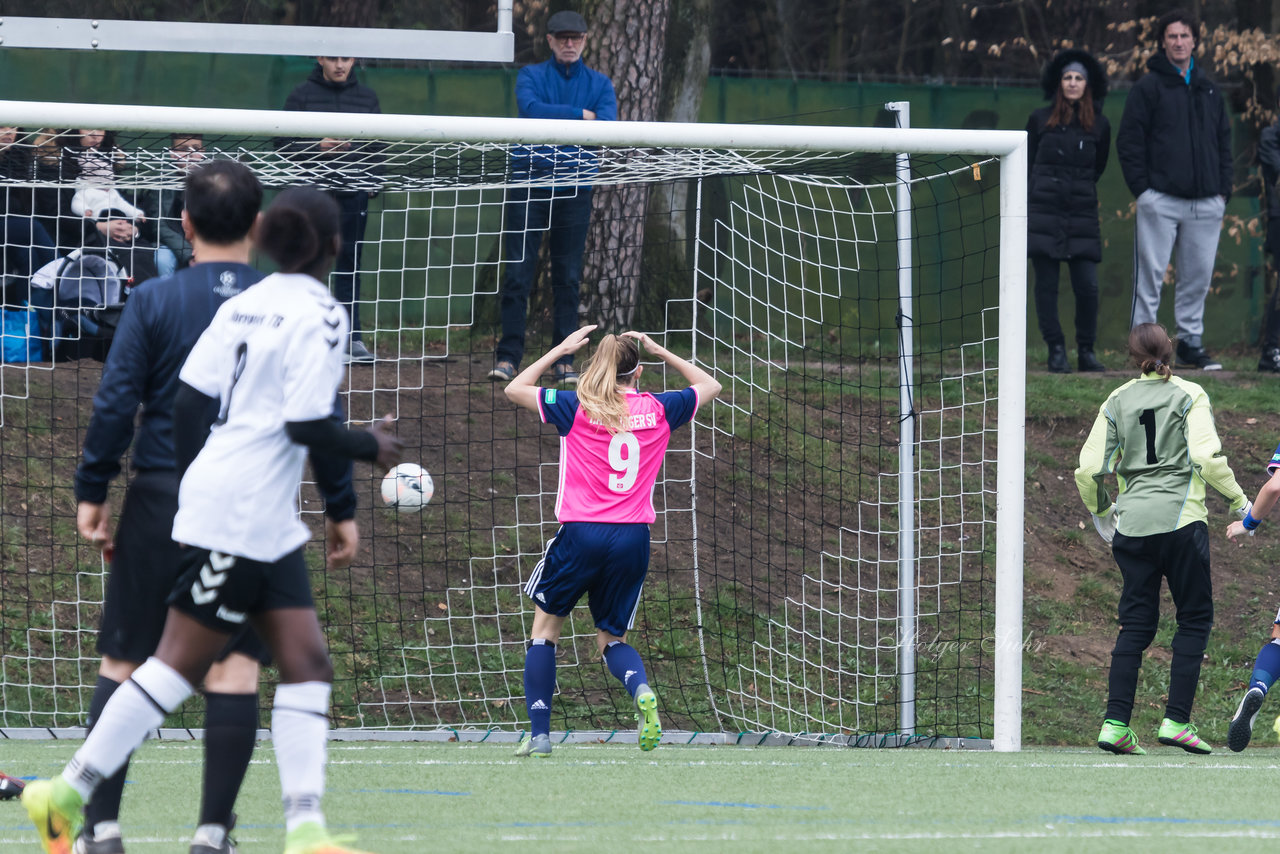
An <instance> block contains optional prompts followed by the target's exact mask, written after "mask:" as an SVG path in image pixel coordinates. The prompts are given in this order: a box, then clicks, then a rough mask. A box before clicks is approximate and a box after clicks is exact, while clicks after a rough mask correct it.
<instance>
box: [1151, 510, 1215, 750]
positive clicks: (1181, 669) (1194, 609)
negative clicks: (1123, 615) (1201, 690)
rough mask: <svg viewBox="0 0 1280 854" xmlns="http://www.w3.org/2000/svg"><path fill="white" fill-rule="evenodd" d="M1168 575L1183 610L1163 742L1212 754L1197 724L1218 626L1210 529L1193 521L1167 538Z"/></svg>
mask: <svg viewBox="0 0 1280 854" xmlns="http://www.w3.org/2000/svg"><path fill="white" fill-rule="evenodd" d="M1162 560H1163V563H1164V566H1165V576H1166V578H1167V579H1168V582H1169V593H1170V594H1171V595H1172V597H1173V604H1174V606H1175V607H1176V608H1177V616H1176V619H1177V623H1178V628H1177V631H1175V632H1174V633H1173V644H1172V646H1173V661H1172V663H1171V664H1170V665H1169V700H1168V703H1167V704H1166V706H1165V713H1164V721H1163V723H1161V725H1160V743H1161V744H1169V745H1172V746H1174V747H1181V748H1182V749H1183V750H1185V751H1187V752H1188V753H1198V754H1204V753H1209V752H1210V751H1211V750H1212V748H1210V747H1209V745H1208V744H1206V743H1205V742H1204V741H1202V740H1201V739H1200V737H1199V736H1198V735H1197V734H1196V728H1195V725H1194V724H1192V723H1191V704H1192V702H1193V701H1194V700H1195V696H1196V683H1198V682H1199V681H1200V663H1201V662H1202V661H1203V660H1204V650H1205V647H1206V646H1207V645H1208V642H1209V630H1210V629H1211V628H1213V582H1212V580H1211V579H1210V576H1209V528H1208V526H1207V525H1206V524H1205V523H1204V522H1193V523H1191V524H1190V525H1185V526H1183V527H1181V528H1179V529H1178V530H1176V531H1173V532H1171V533H1169V534H1166V535H1165V544H1164V554H1163V555H1162Z"/></svg>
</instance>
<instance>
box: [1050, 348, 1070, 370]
mask: <svg viewBox="0 0 1280 854" xmlns="http://www.w3.org/2000/svg"><path fill="white" fill-rule="evenodd" d="M1049 373H1051V374H1069V373H1071V366H1070V365H1069V364H1067V348H1066V345H1065V344H1050V345H1049Z"/></svg>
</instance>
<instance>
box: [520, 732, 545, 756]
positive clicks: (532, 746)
mask: <svg viewBox="0 0 1280 854" xmlns="http://www.w3.org/2000/svg"><path fill="white" fill-rule="evenodd" d="M550 755H551V736H549V735H546V734H543V735H530V734H529V733H525V736H524V738H522V739H520V746H519V747H517V748H516V756H537V757H538V758H539V759H541V758H544V757H547V756H550Z"/></svg>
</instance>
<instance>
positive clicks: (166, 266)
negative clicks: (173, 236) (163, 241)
mask: <svg viewBox="0 0 1280 854" xmlns="http://www.w3.org/2000/svg"><path fill="white" fill-rule="evenodd" d="M177 269H178V256H177V255H175V254H173V250H172V249H170V248H169V247H168V246H157V247H156V272H157V273H159V274H160V275H162V276H172V275H173V274H174V273H175V272H176V271H177Z"/></svg>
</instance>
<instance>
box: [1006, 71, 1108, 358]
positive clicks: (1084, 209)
mask: <svg viewBox="0 0 1280 854" xmlns="http://www.w3.org/2000/svg"><path fill="white" fill-rule="evenodd" d="M1040 83H1041V86H1043V87H1044V96H1045V97H1046V98H1048V99H1050V101H1051V102H1052V103H1050V104H1049V106H1047V107H1041V108H1040V109H1038V110H1036V111H1035V112H1033V113H1032V114H1031V118H1029V119H1028V120H1027V147H1028V153H1027V160H1028V162H1029V164H1030V170H1031V174H1030V176H1029V178H1028V181H1027V254H1028V255H1030V256H1031V266H1032V268H1033V269H1034V270H1035V276H1036V291H1035V297H1036V317H1037V318H1038V319H1039V321H1040V334H1041V335H1043V336H1044V343H1045V344H1047V345H1048V347H1049V370H1050V371H1051V372H1053V373H1057V374H1066V373H1070V372H1071V368H1070V366H1069V365H1068V364H1067V349H1066V339H1065V338H1064V336H1063V334H1062V325H1061V324H1060V323H1059V322H1058V273H1059V271H1060V270H1061V267H1062V262H1064V261H1065V262H1066V264H1067V272H1068V273H1069V274H1070V276H1071V289H1072V291H1074V292H1075V297H1076V360H1077V361H1076V363H1077V366H1078V367H1079V368H1080V370H1082V371H1105V370H1106V367H1105V366H1104V365H1103V364H1102V363H1101V362H1099V361H1098V357H1097V356H1095V355H1094V352H1093V346H1094V342H1095V341H1096V339H1097V336H1098V262H1099V261H1101V260H1102V236H1101V232H1100V229H1099V226H1098V189H1097V184H1098V179H1099V178H1100V177H1102V172H1103V170H1105V169H1106V168H1107V154H1108V152H1109V151H1110V149H1111V125H1110V123H1109V122H1107V117H1106V116H1104V115H1102V99H1103V98H1105V97H1106V95H1107V75H1106V72H1104V71H1103V70H1102V66H1101V65H1100V64H1099V63H1098V61H1097V60H1096V59H1094V58H1093V57H1092V56H1090V55H1089V54H1088V53H1086V52H1084V51H1082V50H1064V51H1062V52H1061V53H1059V54H1058V55H1057V56H1056V57H1054V58H1053V61H1052V62H1050V63H1049V65H1048V67H1046V68H1045V70H1044V76H1043V77H1042V78H1041V81H1040Z"/></svg>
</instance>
